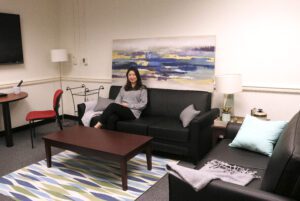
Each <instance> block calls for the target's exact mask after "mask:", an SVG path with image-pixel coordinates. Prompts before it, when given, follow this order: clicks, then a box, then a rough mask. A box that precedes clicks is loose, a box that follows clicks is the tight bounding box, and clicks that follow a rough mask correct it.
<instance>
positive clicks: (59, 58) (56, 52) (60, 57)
mask: <svg viewBox="0 0 300 201" xmlns="http://www.w3.org/2000/svg"><path fill="white" fill-rule="evenodd" d="M51 61H52V62H64V61H68V53H67V50H65V49H53V50H51Z"/></svg>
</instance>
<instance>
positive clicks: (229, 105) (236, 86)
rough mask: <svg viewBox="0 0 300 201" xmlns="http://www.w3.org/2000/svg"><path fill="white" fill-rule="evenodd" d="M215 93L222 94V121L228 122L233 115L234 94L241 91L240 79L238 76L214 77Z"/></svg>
mask: <svg viewBox="0 0 300 201" xmlns="http://www.w3.org/2000/svg"><path fill="white" fill-rule="evenodd" d="M216 91H217V92H221V93H223V94H224V102H223V108H222V121H230V118H231V114H232V115H233V114H234V111H233V109H234V96H233V94H234V93H237V92H241V91H242V79H241V75H239V74H226V75H216Z"/></svg>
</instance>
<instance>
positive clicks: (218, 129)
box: [212, 119, 227, 147]
mask: <svg viewBox="0 0 300 201" xmlns="http://www.w3.org/2000/svg"><path fill="white" fill-rule="evenodd" d="M226 126H227V122H224V121H221V120H220V119H216V120H215V121H214V124H213V125H212V146H213V147H214V146H215V145H216V144H217V142H218V141H219V140H220V139H223V138H224V135H225V132H226Z"/></svg>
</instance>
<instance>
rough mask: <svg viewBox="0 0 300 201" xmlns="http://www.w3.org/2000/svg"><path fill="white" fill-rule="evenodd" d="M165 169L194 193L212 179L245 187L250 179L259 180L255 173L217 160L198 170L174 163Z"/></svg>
mask: <svg viewBox="0 0 300 201" xmlns="http://www.w3.org/2000/svg"><path fill="white" fill-rule="evenodd" d="M166 168H167V171H168V172H169V173H170V174H172V175H174V176H176V177H177V178H179V179H181V180H183V181H184V182H186V183H188V184H189V185H191V186H192V187H193V188H194V190H195V191H199V190H201V189H202V188H204V187H205V186H206V185H207V184H208V183H209V182H210V181H212V180H214V179H221V180H222V181H225V182H229V183H234V184H237V185H242V186H245V185H247V184H248V183H249V182H250V181H252V179H254V178H260V177H258V176H256V173H257V172H256V171H250V170H249V169H244V168H242V167H239V166H236V165H230V164H228V163H225V162H222V161H219V160H212V161H209V162H207V163H206V164H205V165H204V166H203V167H202V168H201V169H199V170H195V169H191V168H186V167H183V166H180V165H177V164H176V163H168V164H167V167H166Z"/></svg>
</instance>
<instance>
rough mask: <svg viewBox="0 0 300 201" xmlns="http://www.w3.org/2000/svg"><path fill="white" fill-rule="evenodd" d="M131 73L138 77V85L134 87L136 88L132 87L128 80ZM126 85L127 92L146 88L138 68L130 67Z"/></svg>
mask: <svg viewBox="0 0 300 201" xmlns="http://www.w3.org/2000/svg"><path fill="white" fill-rule="evenodd" d="M130 71H133V72H134V74H135V76H136V79H137V80H136V85H135V86H134V88H133V87H132V86H131V82H130V81H129V79H128V74H129V72H130ZM126 79H127V81H126V84H125V87H124V89H125V91H129V90H138V89H140V88H141V87H145V86H144V85H143V84H142V79H141V76H140V73H139V71H138V69H137V68H136V67H129V68H128V70H127V72H126Z"/></svg>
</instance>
